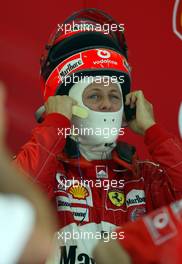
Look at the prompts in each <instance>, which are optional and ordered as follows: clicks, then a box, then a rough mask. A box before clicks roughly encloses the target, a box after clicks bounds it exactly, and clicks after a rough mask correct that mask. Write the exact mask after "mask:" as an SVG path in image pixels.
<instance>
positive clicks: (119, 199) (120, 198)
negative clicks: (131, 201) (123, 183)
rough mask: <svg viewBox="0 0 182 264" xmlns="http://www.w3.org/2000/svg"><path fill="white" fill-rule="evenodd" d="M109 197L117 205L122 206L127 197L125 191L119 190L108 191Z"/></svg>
mask: <svg viewBox="0 0 182 264" xmlns="http://www.w3.org/2000/svg"><path fill="white" fill-rule="evenodd" d="M108 196H109V199H110V201H111V203H112V204H114V205H115V206H117V207H120V206H122V205H123V204H124V201H125V197H124V193H123V192H118V191H110V192H108Z"/></svg>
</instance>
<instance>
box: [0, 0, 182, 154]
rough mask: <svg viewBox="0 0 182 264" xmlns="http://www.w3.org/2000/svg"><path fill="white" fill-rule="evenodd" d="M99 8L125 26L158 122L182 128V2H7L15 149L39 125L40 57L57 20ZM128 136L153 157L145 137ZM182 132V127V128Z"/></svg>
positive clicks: (6, 69)
mask: <svg viewBox="0 0 182 264" xmlns="http://www.w3.org/2000/svg"><path fill="white" fill-rule="evenodd" d="M88 7H95V8H99V9H102V10H103V11H105V12H107V13H109V14H110V15H112V16H113V17H114V18H115V19H116V20H117V21H118V22H119V23H124V25H125V36H126V39H127V43H128V47H129V63H130V64H131V66H132V78H133V83H132V89H133V90H136V89H142V90H143V91H144V94H145V96H146V98H148V99H149V100H150V101H151V102H152V103H153V105H154V110H155V116H156V120H157V122H158V123H160V124H161V125H163V126H164V127H165V128H166V129H167V130H169V131H171V132H172V133H174V134H176V135H177V136H178V137H180V125H179V124H180V122H181V130H182V110H181V117H180V104H181V103H182V82H181V81H182V65H181V64H182V1H181V0H171V1H166V0H160V1H159V0H153V1H146V0H138V1H133V0H127V1H125V0H112V1H109V0H103V1H101V0H100V1H96V0H76V1H75V0H67V1H66V0H61V1H56V0H52V1H45V0H44V1H43V0H39V1H35V0H32V1H28V2H27V1H24V0H17V1H11V2H10V1H3V2H2V3H1V9H0V32H1V37H0V79H1V80H2V81H3V82H4V83H5V84H6V85H7V114H8V118H7V124H8V125H7V132H8V133H7V142H8V146H9V148H10V150H11V151H12V153H13V154H15V153H16V152H17V151H18V149H19V148H20V147H21V145H23V144H24V143H25V142H26V141H27V140H28V139H29V137H30V136H31V130H32V129H33V128H34V127H35V126H36V122H35V119H34V112H35V111H36V109H37V108H38V107H39V106H40V105H41V104H42V103H43V100H42V96H41V92H40V82H39V59H40V55H41V53H42V50H43V47H44V45H45V43H46V41H47V39H48V36H49V34H50V32H51V31H52V29H54V28H55V25H56V24H57V23H59V22H63V20H64V19H65V18H66V17H67V16H69V15H70V14H71V13H72V12H75V11H78V10H80V9H82V8H88ZM180 120H181V121H180ZM125 134H126V135H125V136H124V140H125V141H128V142H129V143H131V144H134V145H135V146H136V147H137V148H138V151H139V154H140V156H141V157H142V158H147V156H148V155H147V152H146V149H145V146H144V143H143V138H142V137H140V136H137V135H133V134H132V133H131V132H130V131H128V130H126V133H125ZM181 135H182V132H181Z"/></svg>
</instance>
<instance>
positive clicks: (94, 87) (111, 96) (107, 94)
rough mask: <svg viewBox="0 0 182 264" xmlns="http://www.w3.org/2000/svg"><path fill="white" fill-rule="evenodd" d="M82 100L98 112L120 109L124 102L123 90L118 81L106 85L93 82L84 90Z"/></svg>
mask: <svg viewBox="0 0 182 264" xmlns="http://www.w3.org/2000/svg"><path fill="white" fill-rule="evenodd" d="M82 100H83V103H84V105H85V106H87V107H88V108H90V109H92V110H94V111H98V112H116V111H119V110H120V108H121V106H122V103H123V100H122V91H121V89H120V88H119V87H118V85H117V84H116V83H110V84H109V85H107V86H105V85H104V83H101V84H97V83H95V82H93V83H92V84H90V85H89V86H88V87H87V88H86V89H85V90H84V93H83V97H82Z"/></svg>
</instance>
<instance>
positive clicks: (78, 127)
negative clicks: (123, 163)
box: [69, 76, 123, 160]
mask: <svg viewBox="0 0 182 264" xmlns="http://www.w3.org/2000/svg"><path fill="white" fill-rule="evenodd" d="M95 78H96V77H93V76H90V77H85V78H84V79H81V81H79V82H77V83H75V84H74V85H73V86H72V88H71V89H70V91H69V96H70V97H72V98H73V99H75V100H76V101H77V102H78V105H79V106H81V107H83V108H85V109H86V110H87V112H88V117H87V118H80V117H77V116H75V115H73V116H72V120H71V121H72V130H73V132H74V131H76V133H73V137H72V138H73V139H74V140H76V141H77V142H78V143H79V150H80V152H81V154H82V155H83V156H84V157H85V158H86V159H87V160H101V159H110V158H111V151H112V150H113V148H114V147H115V146H116V139H117V137H118V135H119V132H120V129H121V124H122V118H123V103H122V105H121V108H120V109H119V111H117V112H98V111H94V110H91V109H90V108H88V107H87V106H85V105H84V104H83V100H82V96H83V92H84V90H85V88H87V87H88V86H89V85H90V84H92V83H93V82H94V80H95ZM116 84H117V85H118V87H119V90H120V91H121V86H120V84H119V82H118V83H116ZM98 85H99V84H98ZM121 93H122V91H121ZM121 98H123V96H121ZM74 134H76V135H77V136H76V137H75V136H74Z"/></svg>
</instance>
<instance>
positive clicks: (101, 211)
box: [16, 113, 182, 264]
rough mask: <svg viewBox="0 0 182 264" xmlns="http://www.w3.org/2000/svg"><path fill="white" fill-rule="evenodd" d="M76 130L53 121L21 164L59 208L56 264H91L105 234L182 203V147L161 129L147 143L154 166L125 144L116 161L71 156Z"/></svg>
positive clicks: (37, 134)
mask: <svg viewBox="0 0 182 264" xmlns="http://www.w3.org/2000/svg"><path fill="white" fill-rule="evenodd" d="M70 127H71V123H70V121H69V120H68V119H67V118H66V117H65V116H63V115H61V114H57V113H52V114H49V115H47V117H46V118H45V120H44V122H42V123H41V124H40V125H38V126H37V127H36V128H35V129H34V130H33V134H32V138H31V139H30V141H28V143H26V144H25V145H24V146H23V147H22V148H21V150H20V152H19V153H18V155H17V157H16V163H17V164H18V165H19V166H21V168H23V169H24V170H25V171H27V172H29V173H30V175H32V177H33V181H35V182H36V183H38V184H39V185H40V186H41V187H42V189H43V190H44V191H45V192H46V193H47V196H48V197H49V199H50V200H51V201H52V202H53V203H54V205H55V206H56V209H57V213H58V218H59V225H60V226H59V231H58V233H57V234H56V240H57V247H56V252H55V256H54V258H51V262H50V263H55V264H58V263H59V264H66V263H67V264H75V263H77V264H81V263H85V264H91V263H95V261H94V259H93V258H92V250H93V247H94V246H95V245H96V243H97V242H98V239H101V238H102V237H103V234H106V233H112V232H113V230H114V229H115V228H116V227H118V226H122V225H123V224H124V223H126V222H128V221H134V220H136V219H137V218H138V217H140V216H142V215H144V214H146V213H147V212H150V211H151V210H154V209H156V208H159V207H161V206H163V205H168V204H169V203H171V202H173V201H176V200H177V199H179V198H181V197H182V146H181V145H180V142H179V141H178V140H177V139H176V138H175V137H174V136H172V135H171V134H169V133H167V132H166V131H165V130H164V129H163V128H161V127H160V126H159V125H158V124H155V125H154V126H152V127H151V128H149V129H148V130H147V132H146V134H145V138H144V140H145V143H146V146H147V148H148V151H149V152H150V154H151V157H152V159H151V161H140V160H138V158H137V155H136V153H134V151H133V148H132V147H131V146H129V145H127V144H124V143H118V144H117V147H116V149H115V150H113V151H112V159H111V160H93V161H87V160H85V159H84V158H83V157H82V156H79V153H78V151H76V152H75V151H74V146H72V145H70V146H68V148H67V150H68V151H67V150H66V139H65V133H64V131H65V129H66V128H70ZM61 129H62V131H63V133H58V130H59V132H60V131H61ZM68 152H70V153H69V154H68ZM121 236H122V234H121ZM48 263H49V261H48Z"/></svg>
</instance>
